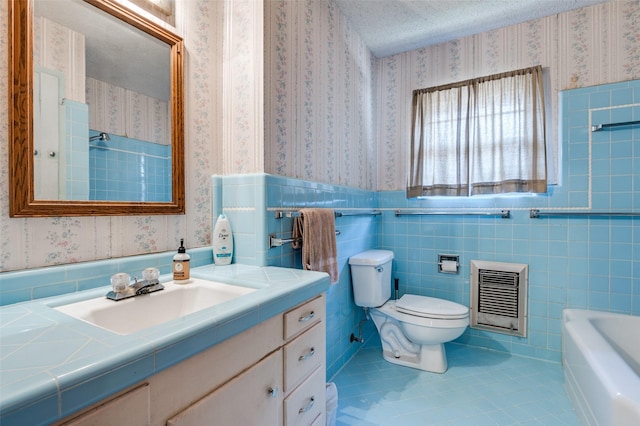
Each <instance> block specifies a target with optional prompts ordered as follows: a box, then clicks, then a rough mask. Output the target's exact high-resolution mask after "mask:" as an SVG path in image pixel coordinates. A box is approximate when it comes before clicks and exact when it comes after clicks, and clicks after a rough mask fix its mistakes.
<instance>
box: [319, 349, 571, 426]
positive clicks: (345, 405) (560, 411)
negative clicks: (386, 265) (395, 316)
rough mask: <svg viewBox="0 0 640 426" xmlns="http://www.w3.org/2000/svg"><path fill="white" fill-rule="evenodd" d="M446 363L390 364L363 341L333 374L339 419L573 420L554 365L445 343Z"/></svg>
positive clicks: (403, 423) (349, 423)
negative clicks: (439, 368)
mask: <svg viewBox="0 0 640 426" xmlns="http://www.w3.org/2000/svg"><path fill="white" fill-rule="evenodd" d="M447 356H448V361H449V369H448V370H447V372H446V373H444V374H435V373H428V372H425V371H420V370H416V369H413V368H408V367H402V366H399V365H395V364H391V363H389V362H386V361H384V360H383V359H382V354H381V349H380V347H379V346H377V347H376V346H373V347H369V346H365V347H363V348H362V349H361V350H360V351H359V352H358V353H357V354H356V355H355V356H354V357H353V359H351V360H350V361H349V362H348V363H347V364H346V365H345V366H344V368H343V369H342V370H341V371H340V372H338V374H336V376H335V377H334V378H333V379H332V380H333V381H334V382H335V383H336V386H337V387H338V411H337V416H336V425H337V426H387V425H389V426H422V425H436V426H441V425H443V426H457V425H478V426H484V425H547V426H548V425H554V426H555V425H567V426H578V424H579V423H578V419H577V417H576V415H575V413H574V411H573V409H572V408H571V404H570V402H569V399H568V398H567V396H566V394H565V392H564V387H563V376H562V366H561V365H560V364H556V363H551V362H546V361H541V360H536V359H531V358H524V357H520V356H516V355H510V354H508V353H504V352H496V351H489V350H485V349H480V348H474V347H471V346H465V345H458V344H448V345H447Z"/></svg>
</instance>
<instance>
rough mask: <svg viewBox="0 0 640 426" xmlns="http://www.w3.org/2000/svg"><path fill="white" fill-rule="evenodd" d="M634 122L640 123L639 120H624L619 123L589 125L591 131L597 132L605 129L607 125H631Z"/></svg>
mask: <svg viewBox="0 0 640 426" xmlns="http://www.w3.org/2000/svg"><path fill="white" fill-rule="evenodd" d="M634 124H640V120H636V121H624V122H620V123H607V124H594V125H593V126H591V131H592V132H599V131H600V130H602V129H606V128H607V127H618V126H633V125H634Z"/></svg>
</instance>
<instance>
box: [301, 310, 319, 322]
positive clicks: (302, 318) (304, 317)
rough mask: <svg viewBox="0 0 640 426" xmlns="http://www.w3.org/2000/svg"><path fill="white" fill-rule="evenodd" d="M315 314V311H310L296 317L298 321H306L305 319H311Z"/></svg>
mask: <svg viewBox="0 0 640 426" xmlns="http://www.w3.org/2000/svg"><path fill="white" fill-rule="evenodd" d="M315 316H316V313H315V312H313V311H311V312H309V313H308V314H307V315H305V316H303V317H300V318H298V322H307V321H309V320H310V319H312V318H313V317H315Z"/></svg>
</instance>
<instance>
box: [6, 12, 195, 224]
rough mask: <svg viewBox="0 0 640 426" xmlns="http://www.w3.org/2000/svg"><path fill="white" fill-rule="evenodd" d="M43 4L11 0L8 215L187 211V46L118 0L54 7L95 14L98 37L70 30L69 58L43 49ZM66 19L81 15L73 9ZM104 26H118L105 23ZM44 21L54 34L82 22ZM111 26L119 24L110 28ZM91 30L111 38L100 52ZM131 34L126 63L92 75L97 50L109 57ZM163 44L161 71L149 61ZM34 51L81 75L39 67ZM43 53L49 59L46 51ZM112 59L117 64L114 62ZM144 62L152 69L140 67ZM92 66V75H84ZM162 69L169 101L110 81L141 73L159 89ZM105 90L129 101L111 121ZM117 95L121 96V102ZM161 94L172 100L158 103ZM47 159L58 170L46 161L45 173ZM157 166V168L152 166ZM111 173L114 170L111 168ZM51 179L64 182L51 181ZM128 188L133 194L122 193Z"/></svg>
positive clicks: (87, 20)
mask: <svg viewBox="0 0 640 426" xmlns="http://www.w3.org/2000/svg"><path fill="white" fill-rule="evenodd" d="M37 1H43V0H9V34H8V41H9V79H10V81H9V156H8V157H9V165H8V167H9V199H10V200H9V201H10V216H11V217H41V216H118V215H123V216H124V215H165V214H167V215H169V214H184V212H185V199H184V193H185V189H184V122H183V42H182V39H181V38H180V37H179V36H177V35H176V34H174V33H173V32H171V31H168V30H166V29H164V28H162V27H161V26H160V25H157V24H156V23H154V22H153V21H151V20H149V19H147V18H145V17H144V16H142V15H139V14H137V13H135V12H133V11H131V10H129V9H128V8H126V7H124V6H123V5H121V4H120V3H117V2H116V1H115V0H65V2H61V1H56V2H49V3H55V6H54V8H57V9H58V11H60V8H62V7H65V6H64V4H66V3H69V4H72V5H73V6H70V7H80V8H83V9H86V10H89V12H90V13H91V17H88V16H87V15H83V17H82V19H80V21H82V24H83V25H84V28H88V29H86V30H84V31H86V32H87V33H90V36H86V35H85V34H83V30H82V29H69V33H70V34H72V38H74V40H76V39H77V40H79V41H78V42H77V43H76V42H75V41H73V42H71V43H62V44H64V45H65V46H72V47H71V48H70V51H69V52H68V53H64V52H63V53H62V54H61V53H60V51H59V50H56V49H55V48H52V47H50V46H46V49H45V48H42V47H41V46H43V43H45V45H46V43H47V42H43V39H44V37H45V36H44V35H43V34H44V32H43V30H42V28H40V27H44V26H45V25H43V24H42V22H43V21H42V20H40V19H41V18H40V17H38V18H36V17H35V10H34V9H35V7H34V6H35V3H36V2H37ZM45 3H46V2H45ZM94 14H95V15H94ZM64 15H69V16H70V15H73V14H72V13H71V12H68V13H67V12H66V11H65V13H64ZM94 16H95V17H94ZM61 19H62V18H61ZM94 19H95V21H93V20H94ZM104 19H108V20H110V21H111V22H110V23H108V24H107V23H105V22H106V21H104ZM44 22H46V24H47V26H49V27H55V28H56V29H57V28H60V27H61V28H65V30H64V31H67V26H69V27H71V26H73V25H75V24H73V23H71V24H67V23H63V24H59V23H58V22H55V21H53V20H49V18H48V17H46V18H45V20H44ZM36 24H37V25H36ZM112 24H113V25H119V26H120V27H111V25H112ZM107 27H108V28H107ZM112 28H117V29H115V30H114V29H112ZM36 30H37V31H38V33H37V34H36ZM54 32H55V31H54ZM93 33H102V34H103V35H102V36H103V37H104V38H105V39H104V40H98V41H97V43H98V46H100V48H98V49H96V48H95V47H91V44H92V43H93V46H95V43H96V41H92V42H90V41H88V40H89V38H90V37H94V36H95V34H93ZM123 34H127V37H129V38H128V39H125V41H124V43H125V44H124V46H121V47H115V49H116V50H118V49H121V50H120V52H121V54H120V55H119V56H118V59H119V60H120V61H119V62H117V63H115V64H104V63H102V64H99V65H98V69H102V70H104V71H105V73H104V75H105V76H107V77H104V76H95V75H90V74H89V69H90V68H91V67H92V66H93V67H95V63H94V62H96V60H95V59H93V58H94V57H93V56H91V54H90V53H89V51H90V49H94V50H96V51H107V50H109V47H110V45H111V44H114V43H115V40H116V39H117V38H118V37H117V36H116V35H123ZM134 38H135V40H137V39H146V41H145V43H150V44H138V41H134ZM85 39H86V40H87V41H86V49H85V45H84V43H85ZM36 45H37V47H36ZM111 47H113V46H111ZM155 47H160V49H163V50H161V51H165V52H166V57H165V58H162V59H161V60H162V61H164V63H165V64H166V65H162V66H157V65H155V64H154V62H153V60H152V59H151V58H150V57H147V56H146V55H147V53H149V54H151V53H150V52H152V51H154V50H155ZM34 48H37V49H38V52H39V54H40V55H41V56H42V57H45V56H47V55H48V57H50V58H58V59H59V58H60V57H69V58H71V59H67V62H69V63H72V64H73V65H72V66H71V67H70V68H73V70H72V71H71V72H69V73H65V72H60V71H59V70H55V69H49V68H55V67H47V66H46V65H44V66H43V65H42V64H37V65H35V64H34V62H36V61H34V52H35V51H34ZM127 48H133V49H134V54H135V55H137V56H136V57H135V59H134V60H129V59H126V58H128V57H127V56H126V55H125V53H124V49H127ZM43 49H44V50H47V53H42V52H41V50H43ZM135 49H137V50H135ZM101 53H104V52H101ZM162 55H165V54H161V55H160V56H162ZM112 62H115V61H113V59H112ZM113 65H115V66H113ZM129 65H131V66H129ZM134 65H135V66H134ZM140 65H143V66H144V65H147V66H148V68H147V69H144V68H142V69H140V68H136V66H140ZM160 68H162V69H160ZM165 68H166V69H165ZM85 69H86V73H83V72H81V71H83V70H85ZM123 71H124V72H123ZM156 71H162V72H164V74H165V75H166V80H167V81H166V84H164V86H165V87H164V89H163V90H164V91H165V95H158V96H155V95H154V93H153V90H154V89H151V88H148V89H147V88H144V89H138V88H137V87H134V86H135V84H134V83H129V82H127V83H124V84H123V85H120V83H118V82H112V81H105V80H106V79H107V78H111V77H112V75H114V74H118V73H122V74H128V77H132V76H137V77H140V76H142V77H143V78H142V79H137V80H141V81H143V82H144V81H146V83H150V82H153V83H155V82H157V81H160V80H162V78H161V77H155V76H156V75H160V74H157V73H156ZM94 73H95V71H94ZM69 75H71V77H69ZM128 77H127V78H128ZM125 86H130V87H125ZM70 87H73V89H70ZM70 91H74V92H75V93H76V95H77V97H78V98H79V99H80V100H78V99H73V95H69V92H70ZM104 91H106V92H108V93H109V95H108V96H106V97H109V99H111V100H110V101H108V102H111V101H112V100H113V99H112V98H117V99H123V100H124V101H123V103H122V104H121V103H120V102H119V101H114V102H112V104H115V105H116V106H114V107H113V108H112V109H109V113H108V114H105V113H104V110H105V109H106V107H105V106H104V103H105V102H107V101H104V100H103V98H101V97H100V95H98V94H96V93H99V92H100V93H102V92H104ZM114 92H116V93H118V96H113V93H114ZM34 96H35V99H36V100H34ZM162 97H166V100H162V99H160V98H162ZM43 99H48V101H44V100H43ZM92 104H94V105H92ZM110 105H111V104H110ZM141 105H142V106H141ZM56 111H57V112H56ZM141 111H142V112H141ZM50 112H51V113H50ZM56 114H57V115H58V116H56ZM105 115H108V117H107V119H104V116H105ZM112 116H119V117H123V118H124V119H125V121H127V122H126V123H124V124H123V123H118V122H117V120H113V119H112ZM148 116H152V118H150V119H149V122H146V120H143V119H140V117H148ZM60 117H62V118H60ZM101 117H102V119H101ZM96 123H98V124H96ZM105 126H110V129H107V128H105ZM141 129H142V130H141ZM145 129H146V130H145ZM162 129H165V130H164V131H163V130H162ZM145 132H146V133H145ZM145 134H146V135H151V137H150V138H149V139H154V140H152V141H148V140H146V139H147V138H146V137H145V136H141V135H145ZM53 139H57V144H56V145H54V146H55V147H54V148H50V147H49V146H45V145H44V144H45V143H50V142H51V140H53ZM155 139H161V140H163V141H164V142H158V141H157V140H155ZM43 141H44V142H43ZM41 144H42V145H41ZM162 145H164V146H162ZM134 146H135V149H134V148H133V147H134ZM140 146H141V147H142V148H140ZM56 147H57V148H56ZM76 147H79V148H78V149H79V150H80V151H79V152H77V151H76ZM130 147H131V148H130ZM111 154H113V158H116V157H117V158H122V157H127V158H129V157H132V158H134V160H133V166H132V165H131V162H130V161H129V162H122V163H113V161H112V160H111V159H109V160H106V159H105V158H106V156H108V155H111ZM45 160H54V163H55V165H54V166H51V165H50V163H47V165H46V166H43V167H42V166H41V162H44V161H45ZM56 161H57V163H56ZM114 161H115V160H114ZM152 163H153V169H151V168H150V167H152V166H151V164H152ZM96 164H98V165H99V166H96ZM105 164H108V166H106V165H105ZM91 167H94V169H93V170H92V169H91ZM106 167H108V168H109V170H108V171H105V168H106ZM132 169H135V170H132ZM125 175H132V176H133V177H131V179H132V181H126V180H122V181H118V184H117V185H119V187H120V188H119V190H118V193H117V195H114V191H112V190H111V189H109V188H105V186H107V185H109V184H110V183H113V181H116V180H118V179H119V178H120V177H121V176H125ZM52 181H56V183H53V184H52V183H51V182H52ZM130 182H133V183H130ZM91 185H93V186H95V187H93V186H91ZM49 187H50V188H49ZM123 187H124V188H125V189H128V190H127V191H121V190H122V189H123ZM134 187H135V188H134ZM150 188H152V190H151V189H150ZM134 189H135V190H134Z"/></svg>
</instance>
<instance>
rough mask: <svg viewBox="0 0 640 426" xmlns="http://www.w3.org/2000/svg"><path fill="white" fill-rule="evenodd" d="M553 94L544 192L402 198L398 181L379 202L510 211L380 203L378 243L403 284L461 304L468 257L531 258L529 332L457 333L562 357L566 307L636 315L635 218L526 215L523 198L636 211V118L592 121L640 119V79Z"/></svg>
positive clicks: (546, 204) (639, 288)
mask: <svg viewBox="0 0 640 426" xmlns="http://www.w3.org/2000/svg"><path fill="white" fill-rule="evenodd" d="M560 100H561V114H562V115H561V117H560V119H561V120H562V123H561V126H560V128H561V129H562V135H561V137H562V145H563V156H562V172H563V176H562V184H561V185H560V186H558V187H554V188H550V191H549V193H548V194H546V195H544V196H523V197H513V198H511V197H510V198H504V197H493V198H485V199H476V198H469V199H456V200H451V199H446V198H431V199H427V200H406V199H405V197H404V192H402V191H398V192H388V193H387V192H385V193H381V194H380V204H379V207H380V208H383V209H395V208H418V207H422V208H433V209H438V208H440V209H444V208H471V209H473V208H488V207H494V208H497V209H507V208H508V209H511V214H512V218H511V219H500V218H493V217H483V216H477V217H473V216H399V217H396V216H394V215H392V214H390V213H388V212H386V213H385V216H384V219H383V221H382V223H381V228H380V230H379V232H380V240H379V245H380V247H381V248H387V249H391V250H393V251H394V252H395V254H396V259H395V261H394V275H395V276H396V277H398V278H399V280H400V292H401V293H405V292H411V293H416V294H422V295H427V296H435V297H442V298H445V299H449V300H453V301H456V302H459V303H462V304H465V305H468V303H469V292H470V284H469V272H470V261H471V260H472V259H480V260H492V261H504V262H516V263H526V264H528V265H529V317H528V320H529V326H528V336H527V337H526V338H519V337H510V336H506V335H502V334H498V333H491V332H484V331H478V330H472V329H468V330H467V332H466V333H465V334H464V335H463V336H462V337H461V338H460V339H459V341H460V342H464V343H466V344H469V345H475V346H481V347H487V348H492V349H496V350H501V351H506V352H510V353H515V354H520V355H525V356H531V357H536V358H542V359H548V360H552V361H560V358H561V347H562V346H561V345H562V342H561V315H562V310H563V309H564V308H567V307H570V308H586V309H599V310H605V311H612V312H620V313H627V314H634V315H640V280H639V278H638V277H640V275H638V272H640V269H639V268H640V255H639V253H640V250H639V249H640V233H639V232H638V231H639V228H638V223H639V222H638V219H637V218H634V217H593V216H592V217H586V216H582V217H579V216H571V217H555V218H539V219H530V218H529V209H530V208H538V209H556V208H557V209H576V210H578V211H585V210H592V211H599V212H631V211H635V212H640V189H639V188H640V185H638V184H639V183H640V152H635V150H634V143H636V142H637V141H638V140H639V139H640V126H639V125H635V126H623V127H617V128H610V129H607V130H604V131H600V132H591V131H590V126H591V124H600V123H611V122H619V121H623V122H626V121H631V120H640V82H638V81H630V82H623V83H616V84H608V85H602V86H595V87H588V88H582V89H576V90H569V91H566V92H563V93H561V94H560ZM636 170H637V172H636ZM416 230H417V232H416ZM438 253H446V254H449V253H453V254H458V255H460V261H461V271H460V274H459V275H446V274H440V273H438V272H437V255H438Z"/></svg>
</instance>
